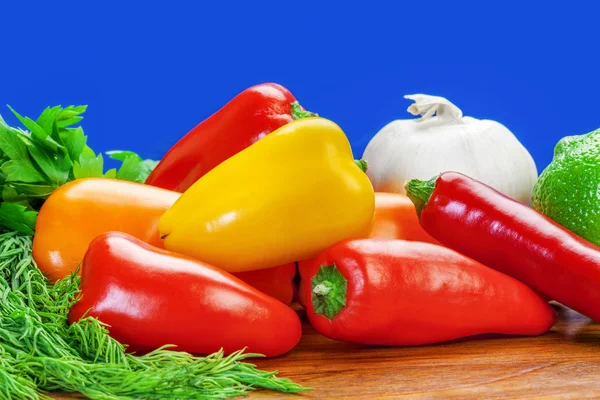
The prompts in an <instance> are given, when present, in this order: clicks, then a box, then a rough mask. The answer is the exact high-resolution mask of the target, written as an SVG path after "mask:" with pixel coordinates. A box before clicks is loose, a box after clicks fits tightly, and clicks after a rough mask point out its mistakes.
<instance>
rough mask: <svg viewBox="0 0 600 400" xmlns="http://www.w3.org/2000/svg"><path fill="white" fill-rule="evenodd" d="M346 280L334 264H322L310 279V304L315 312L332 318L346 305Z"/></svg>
mask: <svg viewBox="0 0 600 400" xmlns="http://www.w3.org/2000/svg"><path fill="white" fill-rule="evenodd" d="M347 286H348V281H347V280H346V278H345V277H344V275H343V274H342V273H341V272H340V270H339V269H338V268H337V267H336V266H335V264H334V265H323V266H321V268H319V272H318V273H317V274H316V275H315V276H314V277H313V278H312V280H311V289H312V297H311V300H312V305H313V308H314V312H315V314H322V315H324V316H325V317H327V318H329V319H333V318H334V317H335V316H336V315H338V314H339V312H340V311H341V310H342V309H343V308H344V307H346V291H347Z"/></svg>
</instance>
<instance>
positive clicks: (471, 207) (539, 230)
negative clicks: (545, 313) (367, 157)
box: [406, 172, 600, 321]
mask: <svg viewBox="0 0 600 400" xmlns="http://www.w3.org/2000/svg"><path fill="white" fill-rule="evenodd" d="M406 190H407V192H408V195H409V197H411V199H412V200H413V202H414V203H415V207H416V209H417V212H418V214H419V216H420V218H419V219H420V223H421V226H423V228H424V229H425V230H426V231H427V232H428V233H429V234H430V235H431V236H433V237H434V238H435V239H437V240H438V241H440V242H441V243H442V244H443V245H445V246H447V247H450V248H452V249H454V250H456V251H459V252H460V253H462V254H464V255H466V256H468V257H471V258H473V259H475V260H477V261H479V262H481V263H483V264H485V265H487V266H489V267H491V268H494V269H496V270H498V271H500V272H503V273H505V274H507V275H510V276H512V277H514V278H516V279H518V280H520V281H521V282H524V283H525V284H527V285H528V286H530V287H531V288H533V289H535V290H536V291H538V293H540V294H542V295H543V296H545V297H546V298H549V299H554V300H556V301H558V302H560V303H562V304H564V305H565V306H567V307H570V308H572V309H574V310H575V311H578V312H580V313H581V314H584V315H586V316H588V317H590V318H592V319H594V320H596V321H600V289H599V288H600V247H598V246H596V245H594V244H592V243H590V242H588V241H587V240H584V239H583V238H581V237H579V236H577V235H576V234H574V233H572V232H570V231H569V230H567V229H565V228H563V227H562V226H560V225H559V224H557V223H555V222H554V221H552V220H551V219H549V218H547V217H546V216H544V215H542V214H540V213H538V212H537V211H535V210H534V209H532V208H530V207H528V206H526V205H524V204H522V203H520V202H517V201H515V200H512V199H510V198H508V197H506V196H504V195H503V194H501V193H500V192H498V191H496V190H494V189H492V188H491V187H489V186H488V185H485V184H483V183H481V182H479V181H477V180H475V179H472V178H470V177H468V176H465V175H463V174H460V173H456V172H445V173H443V174H441V175H440V176H439V177H436V178H434V179H431V180H429V181H420V180H416V179H415V180H411V181H409V182H408V183H407V184H406Z"/></svg>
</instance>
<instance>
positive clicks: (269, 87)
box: [146, 83, 315, 192]
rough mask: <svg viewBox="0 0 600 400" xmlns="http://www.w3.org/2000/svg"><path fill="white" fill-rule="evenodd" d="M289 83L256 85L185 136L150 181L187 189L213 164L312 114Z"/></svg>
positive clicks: (164, 186)
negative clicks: (303, 106) (294, 93)
mask: <svg viewBox="0 0 600 400" xmlns="http://www.w3.org/2000/svg"><path fill="white" fill-rule="evenodd" d="M313 115H315V114H313V113H310V112H307V111H304V110H303V109H302V107H301V106H300V105H299V104H298V103H297V102H296V99H295V98H294V96H293V95H292V93H290V91H289V90H287V89H286V88H285V87H283V86H281V85H278V84H276V83H263V84H260V85H255V86H252V87H250V88H248V89H246V90H244V91H242V92H241V93H239V94H238V95H237V96H235V97H234V98H233V99H231V100H230V101H229V102H228V103H227V104H225V105H224V106H223V107H222V108H221V109H219V110H218V111H217V112H215V113H214V114H212V115H211V116H210V117H208V118H207V119H205V120H204V121H202V122H201V123H199V124H198V125H196V126H195V127H194V128H193V129H192V130H190V131H189V132H188V133H187V134H186V135H185V136H183V137H182V138H181V139H179V141H178V142H177V143H175V145H173V147H171V149H170V150H169V151H168V152H167V153H166V154H165V156H164V157H163V158H162V159H161V160H160V162H159V163H158V165H157V166H156V168H154V170H153V171H152V173H151V174H150V176H148V178H147V179H146V184H148V185H152V186H158V187H161V188H163V189H169V190H173V191H176V192H184V191H185V190H186V189H188V188H189V187H190V186H191V185H192V184H193V183H194V182H196V181H197V180H198V179H200V178H201V177H202V176H204V175H205V174H206V173H207V172H209V171H210V170H212V169H213V168H214V167H216V166H217V165H219V164H220V163H222V162H223V161H225V160H227V159H228V158H230V157H232V156H233V155H235V154H237V153H239V152H240V151H242V150H244V149H245V148H246V147H248V146H250V145H252V144H253V143H254V142H256V141H258V140H260V139H261V138H262V137H264V136H266V135H268V134H269V133H271V132H273V131H274V130H276V129H278V128H280V127H282V126H283V125H286V124H287V123H289V122H291V121H293V120H294V119H299V118H304V117H308V116H313Z"/></svg>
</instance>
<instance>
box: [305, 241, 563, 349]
mask: <svg viewBox="0 0 600 400" xmlns="http://www.w3.org/2000/svg"><path fill="white" fill-rule="evenodd" d="M299 270H300V275H301V277H302V281H303V285H302V288H303V289H302V290H303V291H304V298H305V299H306V314H307V316H308V318H309V320H310V322H311V324H312V325H313V327H314V328H315V329H316V330H317V331H318V332H319V333H321V334H322V335H324V336H326V337H328V338H330V339H334V340H340V341H347V342H354V343H362V344H374V345H394V346H403V345H407V346H410V345H422V344H430V343H438V342H443V341H447V340H452V339H457V338H462V337H467V336H472V335H477V334H483V333H502V334H510V335H541V334H543V333H545V332H546V331H547V330H548V329H550V328H551V327H552V325H553V324H554V322H555V321H556V313H555V312H554V310H553V309H552V307H550V306H549V305H548V303H546V302H545V301H544V300H543V299H542V298H541V297H540V296H538V295H537V294H536V293H535V292H534V291H533V290H532V289H530V288H529V287H527V286H526V285H525V284H523V283H522V282H519V281H517V280H516V279H513V278H511V277H509V276H506V275H504V274H501V273H500V272H498V271H494V270H493V269H491V268H488V267H486V266H484V265H481V264H480V263H478V262H475V261H473V260H472V259H470V258H468V257H464V256H463V255H461V254H458V253H457V252H455V251H453V250H450V249H448V248H445V247H442V246H438V245H434V244H429V243H420V242H409V241H404V240H377V239H355V240H346V241H342V242H338V243H336V244H335V245H333V246H331V247H329V248H328V249H327V250H325V251H323V252H322V253H321V254H319V255H318V256H317V257H315V258H313V259H310V260H303V261H300V262H299Z"/></svg>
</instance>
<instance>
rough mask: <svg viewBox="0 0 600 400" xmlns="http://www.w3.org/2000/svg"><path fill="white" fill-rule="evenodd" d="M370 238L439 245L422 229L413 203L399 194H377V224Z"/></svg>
mask: <svg viewBox="0 0 600 400" xmlns="http://www.w3.org/2000/svg"><path fill="white" fill-rule="evenodd" d="M369 238H372V239H389V240H397V239H401V240H410V241H415V242H427V243H433V244H439V242H438V241H437V240H435V239H434V238H433V237H432V236H431V235H429V234H428V233H427V232H425V230H424V229H423V227H421V224H420V223H419V216H418V215H417V211H416V209H415V205H414V204H413V202H412V201H411V200H410V199H409V198H408V196H406V195H403V194H397V193H383V192H377V193H375V223H374V225H373V228H372V229H371V234H370V235H369Z"/></svg>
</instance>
